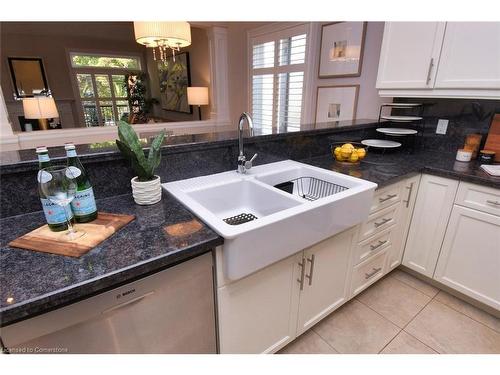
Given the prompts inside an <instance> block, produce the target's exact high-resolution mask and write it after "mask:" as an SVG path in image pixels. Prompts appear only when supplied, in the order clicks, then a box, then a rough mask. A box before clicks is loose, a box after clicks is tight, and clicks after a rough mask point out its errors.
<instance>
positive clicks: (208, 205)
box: [162, 160, 377, 280]
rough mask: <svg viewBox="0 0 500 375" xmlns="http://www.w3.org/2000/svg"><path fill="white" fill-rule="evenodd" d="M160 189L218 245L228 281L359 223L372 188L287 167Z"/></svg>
mask: <svg viewBox="0 0 500 375" xmlns="http://www.w3.org/2000/svg"><path fill="white" fill-rule="evenodd" d="M162 186H163V188H164V189H166V190H167V191H168V192H170V193H171V194H172V195H173V196H174V197H175V198H176V199H178V200H179V201H180V202H181V203H182V204H183V205H184V206H186V207H187V208H188V209H190V210H191V211H192V212H193V213H194V214H195V215H197V216H198V217H199V218H201V219H202V220H203V221H204V222H205V223H206V224H207V225H208V226H210V227H211V228H212V229H213V230H214V231H215V232H217V233H218V234H219V235H220V236H222V237H223V238H224V245H223V249H222V250H223V251H222V253H223V257H224V274H225V276H226V277H228V278H229V279H232V280H236V279H239V278H242V277H244V276H246V275H249V274H251V273H253V272H255V271H257V270H259V269H261V268H264V267H265V266H267V265H270V264H272V263H274V262H277V261H279V260H281V259H284V258H286V257H288V256H289V255H292V254H294V253H297V252H298V251H300V250H302V249H304V248H306V247H309V246H311V245H313V244H315V243H317V242H319V241H321V240H323V239H326V238H328V237H331V236H333V235H334V234H336V233H339V232H341V231H343V230H345V229H347V228H350V227H352V226H354V225H357V224H359V223H361V222H362V221H364V220H365V219H366V217H367V216H368V212H369V210H370V205H371V201H372V197H373V192H374V190H375V189H376V187H377V185H376V184H374V183H372V182H369V181H365V180H361V179H358V178H355V177H351V176H347V175H343V174H341V173H337V172H331V171H328V170H325V169H321V168H316V167H313V166H310V165H306V164H303V163H299V162H296V161H292V160H285V161H281V162H277V163H270V164H265V165H260V166H257V167H254V168H252V169H250V170H248V172H247V173H246V174H239V173H237V172H236V171H229V172H223V173H218V174H213V175H209V176H202V177H195V178H190V179H186V180H180V181H174V182H169V183H165V184H162Z"/></svg>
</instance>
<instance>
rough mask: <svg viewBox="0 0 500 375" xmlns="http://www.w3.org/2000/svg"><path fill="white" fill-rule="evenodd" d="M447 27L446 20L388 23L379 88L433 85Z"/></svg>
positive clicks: (383, 46) (416, 87) (378, 82)
mask: <svg viewBox="0 0 500 375" xmlns="http://www.w3.org/2000/svg"><path fill="white" fill-rule="evenodd" d="M444 29H445V23H444V22H386V24H385V28H384V39H383V41H382V50H381V53H380V62H379V68H378V76H377V88H379V89H384V88H391V89H422V88H429V87H432V86H433V85H434V78H435V76H436V65H437V63H438V61H439V52H440V50H441V44H442V42H443V35H444Z"/></svg>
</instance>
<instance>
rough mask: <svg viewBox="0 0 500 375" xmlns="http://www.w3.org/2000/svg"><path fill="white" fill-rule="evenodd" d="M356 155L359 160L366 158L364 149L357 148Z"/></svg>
mask: <svg viewBox="0 0 500 375" xmlns="http://www.w3.org/2000/svg"><path fill="white" fill-rule="evenodd" d="M356 153H357V154H358V157H359V159H360V160H361V159H364V157H365V156H366V150H365V149H364V148H357V149H356Z"/></svg>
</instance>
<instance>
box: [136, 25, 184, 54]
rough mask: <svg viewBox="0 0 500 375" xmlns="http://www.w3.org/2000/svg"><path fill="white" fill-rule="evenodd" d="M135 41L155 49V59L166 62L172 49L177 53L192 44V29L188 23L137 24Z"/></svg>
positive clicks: (173, 52)
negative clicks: (168, 52)
mask: <svg viewBox="0 0 500 375" xmlns="http://www.w3.org/2000/svg"><path fill="white" fill-rule="evenodd" d="M134 34H135V41H136V42H137V43H139V44H142V45H144V46H146V47H148V48H153V58H154V59H155V60H161V61H165V60H166V59H167V51H168V50H169V49H170V50H171V51H172V55H173V57H174V61H175V52H179V51H180V49H181V48H183V47H187V46H189V45H190V44H191V27H190V26H189V23H187V22H135V21H134Z"/></svg>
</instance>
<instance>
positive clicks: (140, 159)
mask: <svg viewBox="0 0 500 375" xmlns="http://www.w3.org/2000/svg"><path fill="white" fill-rule="evenodd" d="M118 138H120V139H117V140H116V145H117V146H118V149H119V150H120V152H121V153H122V155H123V157H124V158H125V159H127V160H128V161H129V162H130V165H131V167H132V169H133V170H134V172H135V173H136V174H137V178H138V180H139V181H151V180H154V178H155V174H154V172H155V169H156V168H158V166H159V165H160V160H161V151H160V148H161V145H162V143H163V139H164V138H165V130H162V131H161V133H160V134H158V135H157V136H156V137H155V139H154V140H153V142H152V143H151V147H150V149H149V152H148V155H147V157H146V155H145V154H144V150H143V149H142V145H141V142H140V140H139V137H138V136H137V133H136V132H135V130H134V129H133V128H132V126H131V125H130V124H128V123H126V122H125V121H119V123H118Z"/></svg>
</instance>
